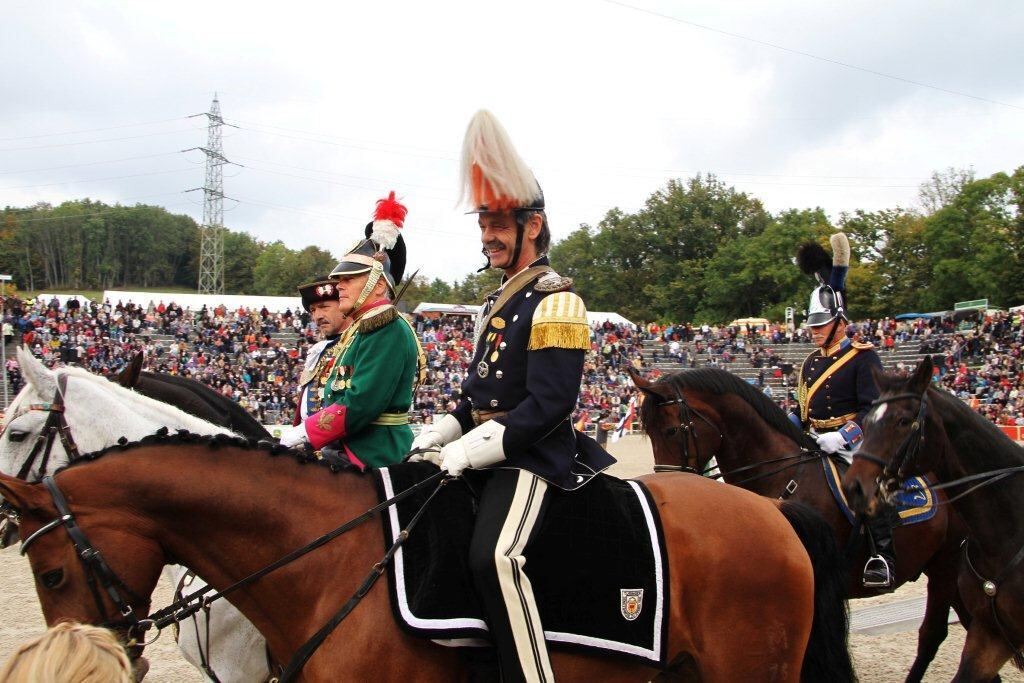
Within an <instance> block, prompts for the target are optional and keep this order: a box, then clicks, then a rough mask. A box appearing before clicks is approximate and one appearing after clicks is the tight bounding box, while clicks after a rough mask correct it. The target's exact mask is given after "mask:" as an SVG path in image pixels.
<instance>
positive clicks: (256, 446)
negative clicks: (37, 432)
mask: <svg viewBox="0 0 1024 683" xmlns="http://www.w3.org/2000/svg"><path fill="white" fill-rule="evenodd" d="M143 446H205V447H206V448H208V449H210V450H217V449H220V448H225V447H234V448H242V449H245V450H248V451H259V452H263V453H266V454H267V455H270V456H277V455H287V456H289V457H291V458H292V459H294V460H295V461H296V462H297V463H298V464H300V465H308V464H314V465H319V466H320V467H323V468H325V469H328V470H330V471H331V472H334V473H338V472H341V471H342V469H344V468H342V467H339V466H338V465H336V464H332V463H330V462H328V461H326V460H323V459H321V458H318V457H317V456H316V455H315V454H314V453H313V452H312V451H307V450H298V449H294V448H288V447H286V446H282V445H280V444H278V443H275V442H272V441H262V440H261V441H257V440H255V439H246V438H243V437H239V436H233V435H231V434H211V435H205V434H193V433H192V432H189V431H187V430H184V429H179V430H178V431H176V432H174V433H173V434H172V433H171V432H170V430H168V429H167V428H166V427H161V428H160V429H159V430H157V432H156V433H155V434H150V435H149V436H145V437H143V438H141V439H139V440H138V441H128V439H126V438H124V437H121V439H120V440H119V441H118V442H117V443H116V444H114V445H113V446H107V447H106V448H101V449H100V450H98V451H93V452H92V453H85V454H84V455H82V456H81V457H79V458H76V459H75V460H72V461H71V462H69V463H68V464H67V465H64V466H63V467H61V468H60V469H58V470H57V471H55V472H54V476H56V475H57V474H60V473H61V472H63V471H64V470H67V469H71V468H72V467H80V466H82V465H85V464H88V463H90V462H93V461H94V460H99V459H100V458H102V457H103V456H105V455H109V454H110V453H124V452H126V451H131V450H134V449H136V448H141V447H143Z"/></svg>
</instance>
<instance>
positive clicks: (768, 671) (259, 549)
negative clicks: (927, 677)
mask: <svg viewBox="0 0 1024 683" xmlns="http://www.w3.org/2000/svg"><path fill="white" fill-rule="evenodd" d="M286 453H287V452H284V451H283V449H280V448H276V449H271V448H267V447H257V448H248V447H244V446H243V444H241V443H238V442H233V441H232V442H226V440H225V439H223V438H220V439H217V440H216V441H214V442H212V443H211V442H210V441H206V440H204V441H197V437H183V436H178V437H168V438H163V439H157V438H152V439H147V440H144V442H143V443H142V444H136V445H129V446H127V447H114V448H112V449H108V450H107V451H106V452H102V453H101V454H100V456H101V457H100V456H94V457H92V458H90V459H89V460H83V461H79V462H77V463H76V464H73V465H71V466H69V467H67V468H66V469H64V470H62V471H61V472H60V473H58V474H57V476H56V477H55V478H54V482H55V483H56V484H57V485H58V486H59V488H60V490H61V491H62V492H63V495H64V496H65V497H66V499H67V501H68V505H67V507H68V508H69V509H70V512H71V515H72V516H73V518H74V519H73V523H74V524H76V525H77V528H78V529H79V530H80V531H81V532H82V533H83V534H84V535H85V537H87V542H89V543H91V546H92V547H93V548H95V549H96V550H97V551H99V553H100V555H101V556H102V558H103V560H104V561H105V563H106V566H108V567H109V568H110V570H111V571H112V572H113V573H114V574H116V575H117V576H118V577H119V579H120V581H121V584H120V585H122V586H123V587H124V588H123V590H122V591H121V594H122V595H131V596H137V597H134V598H132V599H131V600H130V602H131V603H132V604H133V606H134V609H135V612H136V614H137V615H143V614H147V613H148V610H149V606H150V604H149V601H150V597H149V596H150V595H151V592H152V590H153V587H154V585H155V584H156V582H157V579H158V577H159V575H160V568H161V567H162V566H163V565H164V564H166V563H167V562H171V561H174V562H181V563H184V564H186V565H187V566H190V567H193V568H194V569H195V570H196V572H197V573H198V574H199V575H201V576H203V577H204V578H205V579H207V580H208V581H209V583H210V584H211V585H213V586H214V587H216V588H218V589H223V588H224V587H226V586H228V585H229V584H231V583H233V582H235V581H237V580H239V579H241V578H242V577H244V576H247V575H248V574H250V573H252V572H253V571H255V570H258V569H259V568H261V567H264V566H266V565H269V564H270V563H272V562H273V561H275V560H277V559H278V558H279V557H281V556H283V555H284V554H285V552H286V551H290V550H292V549H294V548H298V547H300V546H302V545H303V544H305V543H307V542H308V541H310V539H312V538H316V537H317V536H319V535H321V534H323V533H325V532H327V531H328V530H330V529H332V528H334V527H335V526H336V525H338V524H340V523H341V522H343V521H346V520H350V519H353V518H355V517H357V516H358V515H359V514H360V513H362V512H364V511H366V510H368V509H370V508H372V507H373V506H374V505H375V504H376V503H377V498H376V494H375V487H374V485H373V483H372V481H371V479H370V478H369V477H366V476H363V475H357V474H351V473H346V472H341V473H337V474H335V473H332V472H330V471H329V470H328V469H327V468H325V467H321V466H317V465H314V464H305V465H303V464H302V458H301V457H296V456H294V455H291V454H286ZM273 454H280V455H279V457H275V458H271V457H268V455H273ZM643 482H644V484H645V485H646V486H647V487H648V489H649V491H650V492H651V493H652V495H653V500H654V502H655V509H657V511H658V513H659V515H660V517H661V521H662V527H663V532H664V538H665V546H666V549H667V556H668V558H669V562H668V564H669V567H668V579H667V582H668V585H669V588H668V591H667V594H668V596H669V600H670V602H669V604H668V605H667V609H666V614H667V619H668V630H667V640H666V643H667V645H668V661H670V670H671V671H673V672H682V673H688V674H690V675H695V676H699V678H700V680H704V681H729V682H732V681H741V680H773V681H796V680H800V679H801V675H803V678H804V680H830V681H832V680H839V681H842V680H852V678H853V672H852V665H851V663H850V659H849V653H848V651H847V649H846V641H845V639H846V613H845V603H844V601H843V599H842V596H841V582H842V578H841V575H840V569H839V566H838V562H836V566H835V567H834V573H833V574H832V575H831V579H829V580H827V581H826V580H825V574H824V572H822V573H821V574H820V575H816V569H815V567H814V565H812V559H811V558H810V557H809V555H808V551H807V550H806V549H805V545H804V543H807V545H808V547H812V543H825V544H831V549H832V551H833V552H834V553H835V555H836V556H835V558H834V560H838V550H837V549H836V548H835V544H834V541H833V540H832V539H831V534H830V531H829V530H828V529H827V528H826V527H825V525H824V523H823V522H821V520H820V519H818V518H817V517H816V516H814V517H813V518H809V517H806V515H807V514H813V513H811V512H810V511H809V510H807V509H806V508H803V506H792V509H791V510H790V511H789V513H786V514H780V509H779V507H778V506H777V505H776V504H775V503H774V502H773V501H770V500H767V499H765V498H762V497H760V496H755V495H753V494H751V493H749V492H746V491H741V490H739V489H735V488H732V487H726V486H720V485H718V484H716V483H713V482H710V481H707V480H704V479H701V478H699V477H693V476H689V475H685V474H666V475H654V476H650V477H646V478H644V479H643ZM0 492H2V493H3V495H4V497H5V498H6V500H7V501H8V503H9V504H10V505H13V506H14V507H16V508H17V513H18V514H20V516H21V533H22V534H23V538H29V537H30V536H31V535H32V534H33V533H35V532H37V531H39V530H40V529H41V528H42V527H44V525H47V524H48V523H50V522H53V521H54V520H57V521H58V523H57V524H55V525H53V526H52V527H50V528H48V530H47V531H45V532H44V533H42V534H40V535H38V536H36V539H35V540H33V542H32V543H31V544H30V546H29V547H28V548H27V554H28V556H29V558H30V561H31V565H32V571H33V573H34V574H35V577H36V587H37V592H38V594H39V599H40V602H41V604H42V608H43V613H44V615H45V617H46V620H47V622H49V623H54V622H57V621H60V620H62V619H75V620H79V621H87V622H92V623H104V622H108V623H109V616H108V615H116V614H117V610H116V609H115V607H114V605H115V601H113V600H111V598H110V597H109V596H108V595H107V594H106V593H105V592H103V591H99V592H94V591H91V590H90V584H89V581H88V579H89V578H90V573H89V572H87V571H86V570H85V569H84V568H83V564H82V563H81V562H80V560H79V555H78V553H76V550H75V544H73V543H72V542H71V541H70V540H69V535H70V530H69V532H68V533H65V530H63V529H61V527H60V520H59V519H58V517H59V515H58V509H59V508H58V506H57V505H55V503H54V498H53V496H52V495H51V493H50V492H49V491H48V489H47V488H46V487H45V486H44V484H29V483H27V482H24V481H21V480H18V479H15V478H12V477H6V476H0ZM723 511H728V512H729V514H722V513H723ZM793 511H799V513H800V514H799V515H796V516H794V515H793V514H792V513H793ZM12 514H13V513H12ZM798 518H799V519H798ZM808 522H813V523H816V524H817V525H818V526H814V525H813V524H811V525H810V526H803V528H801V526H802V525H804V524H806V523H808ZM791 525H792V526H791ZM794 529H797V531H796V532H795V531H794ZM413 533H415V530H414V531H413ZM383 540H384V539H383V534H382V529H381V527H380V526H379V525H378V524H376V523H367V524H362V525H361V526H357V527H356V528H354V529H353V530H352V531H351V532H350V533H347V534H345V535H342V536H340V537H338V538H336V539H335V540H333V541H331V542H330V543H328V544H326V545H324V546H322V547H320V548H319V549H317V550H316V551H315V552H312V553H310V554H308V555H305V556H303V557H302V558H301V559H299V560H297V561H295V562H293V563H291V564H288V565H286V566H284V567H283V568H281V569H279V570H278V571H275V572H273V573H271V574H268V575H266V576H265V577H263V578H262V579H260V580H259V581H257V582H255V583H253V584H250V585H248V586H246V587H245V588H244V589H241V590H239V591H238V592H236V593H233V594H232V601H233V602H234V603H235V604H236V605H237V606H238V607H239V609H240V610H241V611H242V612H243V613H244V614H245V615H246V616H247V617H248V618H249V619H250V620H252V622H253V623H254V624H255V625H256V626H257V627H258V628H259V629H260V631H261V632H262V633H263V634H264V635H265V636H266V639H267V644H268V647H269V649H270V652H271V654H272V655H273V657H274V659H275V660H276V661H279V662H285V661H288V660H289V658H290V657H291V656H292V654H293V653H294V652H296V650H297V649H298V648H299V647H300V646H301V645H302V644H303V643H304V642H305V641H306V640H307V639H308V638H309V637H310V636H311V635H312V634H313V633H314V632H316V631H317V629H319V628H320V627H321V625H322V624H324V623H325V622H326V621H327V620H328V619H329V618H330V617H331V615H333V614H334V612H335V611H336V610H337V609H338V607H339V606H340V605H341V604H343V603H344V602H345V601H346V599H347V598H348V597H349V596H350V595H352V594H353V593H354V592H355V591H356V589H357V588H358V586H359V585H360V582H361V581H362V577H363V576H364V574H365V573H366V572H367V571H368V570H369V569H370V568H371V567H373V566H374V563H376V562H378V561H379V560H380V559H381V556H382V554H383V548H384V543H383ZM817 552H818V551H817V550H814V551H813V552H812V555H817ZM755 560H756V561H755ZM92 578H94V577H92ZM830 581H831V582H832V584H833V589H832V590H830V589H828V588H827V587H826V584H828V583H829V582H830ZM816 582H817V584H818V588H816ZM364 603H365V604H360V605H359V606H358V607H357V608H356V609H355V610H354V611H352V613H351V614H350V615H349V617H348V619H346V620H345V621H344V622H342V623H341V625H340V626H339V627H338V628H337V630H335V631H334V632H333V634H332V635H331V636H330V637H329V638H328V639H327V641H326V642H325V643H324V644H323V646H322V647H320V648H319V649H318V650H317V651H316V652H315V654H314V655H313V657H312V658H311V659H310V660H309V662H308V663H307V664H306V666H305V668H304V670H303V672H302V680H306V681H335V680H387V681H390V680H416V681H451V680H464V679H465V678H466V669H465V666H464V663H463V661H462V659H461V658H460V655H459V654H458V653H457V652H456V651H454V650H453V649H452V648H445V647H439V646H436V645H433V644H431V642H430V641H428V640H425V639H419V638H416V637H413V636H411V635H408V634H407V633H405V632H404V631H402V630H401V629H400V628H399V626H398V625H397V624H396V622H395V620H394V619H393V617H392V615H391V609H390V607H389V603H388V594H387V591H386V590H385V589H384V588H383V587H380V588H378V589H376V590H372V591H370V592H369V593H368V594H367V595H366V598H365V600H364ZM812 622H813V629H812ZM554 647H556V648H557V645H556V646H554ZM805 653H806V659H805ZM552 662H553V665H554V670H555V672H556V675H557V676H558V680H560V681H594V680H601V681H647V680H650V679H651V678H652V677H653V676H656V675H658V674H659V673H660V672H659V671H657V670H656V669H654V668H652V667H650V665H643V664H638V663H636V662H634V661H627V660H622V659H616V658H611V657H609V656H607V655H602V656H595V655H593V654H581V653H579V652H576V651H566V650H563V649H555V650H554V651H553V653H552ZM802 668H803V672H801V669H802Z"/></svg>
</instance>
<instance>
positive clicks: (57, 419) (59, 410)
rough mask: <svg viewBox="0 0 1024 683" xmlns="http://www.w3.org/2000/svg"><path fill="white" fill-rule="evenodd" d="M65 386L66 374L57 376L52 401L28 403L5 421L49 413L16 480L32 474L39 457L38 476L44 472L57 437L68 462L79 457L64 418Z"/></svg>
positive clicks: (66, 381)
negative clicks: (26, 414)
mask: <svg viewBox="0 0 1024 683" xmlns="http://www.w3.org/2000/svg"><path fill="white" fill-rule="evenodd" d="M67 384H68V376H67V375H66V374H59V375H57V389H56V391H55V392H54V395H53V400H51V401H50V402H49V403H30V404H29V405H28V406H26V407H25V408H24V409H23V410H19V411H18V412H16V413H15V414H14V415H12V416H11V419H10V420H8V421H7V424H8V425H10V424H11V423H12V422H13V421H14V420H16V419H17V418H19V417H21V416H22V415H24V414H25V413H28V412H31V411H34V410H38V411H43V412H47V413H49V415H47V417H46V424H44V425H43V431H41V432H40V433H39V436H37V437H36V442H35V444H34V445H33V446H32V451H31V452H30V453H29V454H28V458H27V459H26V460H25V462H24V464H22V466H21V469H20V470H18V474H17V478H18V479H24V480H27V479H28V475H29V474H30V473H31V472H32V466H33V465H34V464H35V462H36V459H37V458H39V457H40V455H41V456H42V461H41V462H40V465H39V472H40V474H42V473H45V472H46V466H47V465H48V464H50V452H51V451H52V450H53V442H54V441H55V440H56V439H57V438H58V437H59V438H60V442H61V445H62V446H64V451H65V452H66V453H67V454H68V460H69V461H74V460H77V459H78V458H79V457H80V453H79V452H78V446H77V445H76V444H75V439H74V437H72V436H71V427H70V426H69V425H68V421H67V419H65V417H64V409H65V405H64V395H65V394H66V393H67Z"/></svg>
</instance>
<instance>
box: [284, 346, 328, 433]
mask: <svg viewBox="0 0 1024 683" xmlns="http://www.w3.org/2000/svg"><path fill="white" fill-rule="evenodd" d="M338 339H339V336H337V335H336V336H334V337H328V338H327V339H322V340H320V341H318V342H317V343H316V344H313V345H312V346H310V347H309V350H308V351H306V363H305V365H304V366H303V368H302V374H301V375H299V395H298V398H297V399H296V405H295V419H294V420H292V424H293V425H297V424H299V423H300V422H302V421H303V420H305V419H306V418H307V417H309V416H310V415H312V414H313V413H315V412H316V411H318V410H320V408H321V407H322V405H323V398H324V387H325V386H327V378H328V377H330V375H331V369H332V368H333V367H334V361H335V360H337V355H335V354H333V353H331V349H332V348H334V345H335V344H337V343H338Z"/></svg>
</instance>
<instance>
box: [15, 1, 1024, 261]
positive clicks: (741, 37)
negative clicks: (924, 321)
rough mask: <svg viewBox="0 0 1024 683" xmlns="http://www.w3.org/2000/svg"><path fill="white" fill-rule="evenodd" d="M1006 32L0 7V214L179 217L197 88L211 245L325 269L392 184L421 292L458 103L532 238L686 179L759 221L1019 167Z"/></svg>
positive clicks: (452, 243)
mask: <svg viewBox="0 0 1024 683" xmlns="http://www.w3.org/2000/svg"><path fill="white" fill-rule="evenodd" d="M1022 29H1024V4H1022V3H1020V2H1019V1H1018V0H992V1H990V2H977V3H964V2H962V1H956V2H953V1H946V0H907V1H905V2H900V3H892V2H882V1H879V0H863V1H858V2H852V3H851V2H818V3H810V2H806V0H805V1H803V2H796V1H790V0H778V1H776V2H771V3H766V2H763V1H753V0H751V1H748V0H739V1H736V2H714V3H712V2H702V3H696V2H692V3H691V2H667V1H661V2H659V1H658V0H621V1H620V0H546V1H542V0H518V1H517V2H514V3H511V2H509V3H494V2H480V1H479V0H477V1H476V2H461V1H447V0H435V1H434V2H430V3H425V2H388V1H384V0H377V1H376V2H365V3H363V2H361V3H354V2H330V3H328V2H301V1H298V2H292V3H280V2H273V3H270V2H260V1H254V0H248V1H247V2H235V1H233V0H232V1H228V0H220V1H216V2H210V1H209V0H202V1H193V0H178V1H177V2H174V3H161V2H146V3H140V2H128V1H127V0H124V1H120V2H118V1H113V0H111V1H107V2H100V1H95V0H78V1H77V2H74V3H69V2H61V1H57V0H8V1H7V2H5V3H4V21H3V22H2V24H0V205H5V206H27V205H31V204H34V203H36V202H50V203H52V204H57V203H60V202H62V201H65V200H71V199H81V198H85V197H88V198H91V199H94V200H101V201H104V202H107V203H114V202H120V203H122V204H128V205H131V204H135V203H146V204H156V205H161V206H165V207H167V209H168V210H170V211H172V212H175V213H186V214H188V215H191V216H192V217H193V218H195V219H196V221H197V222H200V221H201V220H202V193H201V192H196V191H192V192H189V190H193V189H194V188H198V187H201V186H202V185H203V182H204V161H205V157H204V155H203V154H202V152H200V151H196V149H195V148H197V147H202V146H205V145H206V144H207V130H206V124H207V118H206V117H205V116H202V115H201V114H202V113H203V112H206V111H209V108H210V104H211V101H212V99H213V97H214V94H215V93H216V95H217V96H218V98H219V101H220V105H221V111H222V115H223V117H224V120H225V122H226V123H228V124H230V127H225V128H224V129H223V147H224V155H225V156H226V157H227V158H228V159H229V160H231V161H232V162H234V163H233V164H232V165H230V166H227V167H225V170H224V192H225V194H226V195H227V197H228V198H230V199H227V200H225V204H224V208H225V213H224V224H225V226H226V227H228V228H229V229H231V230H240V231H246V232H249V233H250V234H252V235H254V236H255V237H257V238H258V239H260V240H264V241H268V242H272V241H274V240H281V241H283V242H284V243H285V244H286V245H288V246H289V247H291V248H296V249H297V248H302V247H304V246H306V245H309V244H316V245H318V246H320V247H323V248H325V249H328V250H330V251H331V252H333V253H334V254H335V255H338V256H340V255H341V254H342V253H344V251H345V250H346V249H347V248H348V247H349V246H351V245H352V243H353V242H354V241H355V240H356V239H357V238H359V237H360V236H361V234H362V230H363V226H364V225H365V223H366V222H367V221H368V220H369V219H370V217H371V215H372V211H373V208H374V204H375V201H376V200H377V199H378V198H381V197H384V196H386V195H387V193H388V191H390V190H395V191H396V192H397V193H398V196H399V197H400V198H401V199H402V200H403V201H404V203H405V204H406V205H407V206H408V208H409V215H408V217H407V219H406V224H405V228H404V229H403V234H404V236H405V239H406V241H407V243H408V248H409V268H410V269H415V268H420V269H421V271H420V272H421V274H424V275H426V276H428V277H430V278H434V277H440V278H441V279H444V280H447V281H453V280H456V279H461V278H463V277H465V275H467V274H468V273H470V272H472V271H474V270H475V269H476V268H477V267H479V265H481V264H482V262H483V257H482V256H481V255H480V253H479V248H480V245H479V231H478V229H477V227H476V221H475V217H474V216H467V215H464V213H463V212H464V208H463V207H460V206H458V205H457V204H456V202H457V199H458V195H459V187H458V161H457V158H458V155H459V152H460V148H461V143H462V136H463V133H464V131H465V126H466V124H467V123H468V121H469V119H470V117H471V116H472V114H473V113H474V112H475V111H476V110H478V109H480V108H487V109H490V110H491V111H492V112H494V113H495V115H496V116H497V117H498V118H499V119H500V120H501V121H502V123H503V124H504V126H505V128H506V129H507V130H508V132H509V134H510V136H511V138H512V140H513V142H514V143H515V145H516V147H517V149H518V150H519V152H520V154H521V155H522V156H523V158H524V159H525V160H526V161H527V163H528V164H529V165H530V166H531V168H533V170H534V172H535V174H536V176H537V178H538V180H539V181H540V183H541V185H542V187H543V188H544V191H545V196H546V200H547V205H548V216H549V222H550V225H551V228H552V233H553V238H554V240H555V241H557V240H559V239H561V238H564V237H565V236H567V235H568V234H569V233H571V232H572V231H573V230H575V229H577V228H578V227H579V226H580V225H581V224H589V225H595V224H596V223H598V222H599V221H600V220H601V218H602V217H603V216H604V215H605V214H606V212H607V211H608V210H610V209H612V208H616V207H618V208H620V209H622V210H624V211H636V210H637V209H639V208H641V207H642V206H643V204H644V202H645V200H646V199H647V198H648V197H649V196H650V195H651V194H652V193H653V192H655V191H657V190H658V189H659V188H662V187H664V185H665V184H666V182H667V181H668V180H669V179H670V178H688V177H691V176H693V175H695V174H697V173H713V174H715V175H717V176H718V177H719V178H720V179H721V180H723V181H724V182H726V183H727V184H729V185H732V186H735V187H736V188H737V189H738V190H740V191H743V192H747V193H748V194H751V195H753V196H755V197H757V198H759V199H761V200H762V201H763V202H764V204H765V206H766V207H767V208H768V210H769V211H772V212H778V211H782V210H785V209H789V208H813V207H822V208H824V209H825V210H826V211H827V212H828V214H829V215H830V216H831V217H833V218H838V217H839V216H840V215H841V213H842V212H846V211H853V210H856V209H865V210H877V209H883V208H893V207H897V206H901V207H908V208H913V207H915V206H917V205H918V188H919V186H920V184H921V183H922V182H925V181H926V180H927V179H928V178H929V177H930V176H931V174H932V173H933V172H934V171H942V170H944V169H947V168H951V167H952V168H968V167H970V168H973V169H974V171H975V172H976V174H977V175H978V176H979V177H982V176H987V175H990V174H992V173H995V172H997V171H1012V170H1013V169H1015V168H1016V167H1018V166H1020V165H1024V79H1022V77H1021V71H1020V66H1021V64H1024V41H1022V40H1020V36H1021V34H1022V33H1024V31H1022ZM193 115H199V116H193ZM185 150H192V151H185ZM555 265H556V268H557V264H555Z"/></svg>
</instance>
